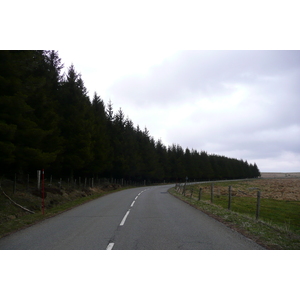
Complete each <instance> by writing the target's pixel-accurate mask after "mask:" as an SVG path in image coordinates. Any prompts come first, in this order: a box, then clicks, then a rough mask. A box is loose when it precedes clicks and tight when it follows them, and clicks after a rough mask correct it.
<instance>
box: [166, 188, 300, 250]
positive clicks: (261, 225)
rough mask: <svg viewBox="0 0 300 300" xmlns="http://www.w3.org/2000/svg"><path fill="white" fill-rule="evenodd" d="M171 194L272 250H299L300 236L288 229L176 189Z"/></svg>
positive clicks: (171, 190)
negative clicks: (186, 194) (184, 194)
mask: <svg viewBox="0 0 300 300" xmlns="http://www.w3.org/2000/svg"><path fill="white" fill-rule="evenodd" d="M169 192H170V194H172V195H173V196H175V197H177V198H178V199H180V200H182V201H184V202H186V203H188V204H189V205H191V206H193V207H195V208H196V209H199V210H201V211H203V212H204V213H206V214H207V215H209V216H211V217H213V218H215V219H216V220H218V221H220V222H222V223H224V224H225V225H226V226H228V227H230V228H232V229H234V230H236V231H238V232H240V233H241V234H243V235H244V236H246V237H248V238H250V239H252V240H253V241H255V242H256V243H257V244H260V245H261V246H263V247H265V248H266V249H270V250H299V249H300V236H299V235H298V234H296V233H294V232H291V231H289V230H288V229H287V228H284V227H281V226H277V225H273V224H272V223H271V222H264V221H261V220H258V221H256V220H255V219H254V218H253V217H252V216H249V215H247V214H242V213H238V212H234V211H231V210H228V209H226V208H223V207H221V206H219V205H216V204H215V203H214V204H212V203H210V201H206V200H200V201H198V200H196V199H193V198H190V197H185V196H183V195H182V194H180V193H178V192H177V191H176V190H175V188H171V189H170V190H169Z"/></svg>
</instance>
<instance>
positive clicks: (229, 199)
mask: <svg viewBox="0 0 300 300" xmlns="http://www.w3.org/2000/svg"><path fill="white" fill-rule="evenodd" d="M228 209H229V210H231V185H230V186H229V189H228Z"/></svg>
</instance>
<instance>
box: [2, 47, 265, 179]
mask: <svg viewBox="0 0 300 300" xmlns="http://www.w3.org/2000/svg"><path fill="white" fill-rule="evenodd" d="M62 69H63V64H62V63H61V59H60V58H59V55H58V53H57V52H56V51H0V168H1V169H0V172H1V175H7V174H10V173H15V172H18V173H20V174H22V173H29V172H32V171H35V170H36V169H42V168H45V169H47V170H48V172H51V173H52V174H57V175H61V176H62V175H64V174H65V175H68V176H75V175H80V174H82V175H93V176H100V177H109V178H110V177H113V178H119V179H121V178H123V179H125V180H135V181H137V180H140V181H144V180H146V181H149V182H150V181H151V182H163V181H185V178H186V177H188V178H189V179H190V180H211V179H233V178H246V177H249V178H250V177H258V176H260V172H259V169H258V167H257V165H256V164H253V165H252V164H249V163H248V162H247V161H243V160H237V159H233V158H227V157H224V156H218V155H208V154H207V153H206V152H205V151H201V152H198V151H197V150H194V149H192V150H190V149H188V148H187V149H185V150H183V149H182V147H181V146H180V145H176V144H173V145H171V146H168V147H166V146H165V145H163V143H162V142H161V140H158V141H155V140H154V139H153V137H151V135H150V133H149V131H148V130H147V128H145V129H144V130H141V129H140V128H139V126H137V127H134V124H133V122H132V121H131V120H130V119H129V118H128V117H127V118H125V116H124V113H123V111H122V109H121V108H120V109H119V110H118V111H117V112H114V110H113V105H112V103H111V101H109V103H108V104H107V106H105V104H104V102H103V100H102V99H101V97H100V96H98V95H97V93H95V94H94V96H93V98H92V99H90V98H89V97H88V94H87V89H86V87H85V86H84V82H83V79H82V78H81V75H80V74H79V73H78V72H77V71H76V70H75V67H74V66H73V65H71V66H70V67H69V69H68V71H67V74H63V75H62V74H61V72H62Z"/></svg>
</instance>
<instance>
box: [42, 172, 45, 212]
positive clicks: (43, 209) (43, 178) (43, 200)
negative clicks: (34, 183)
mask: <svg viewBox="0 0 300 300" xmlns="http://www.w3.org/2000/svg"><path fill="white" fill-rule="evenodd" d="M42 211H43V215H44V214H45V174H44V169H42Z"/></svg>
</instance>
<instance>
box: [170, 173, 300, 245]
mask: <svg viewBox="0 0 300 300" xmlns="http://www.w3.org/2000/svg"><path fill="white" fill-rule="evenodd" d="M212 184H213V199H212V197H211V185H212ZM229 186H231V187H232V190H231V191H232V193H231V194H232V201H231V210H229V209H228V202H229V201H228V200H229ZM200 188H202V193H201V201H199V200H198V197H199V189H200ZM258 191H260V192H261V202H260V211H259V219H258V220H256V204H257V192H258ZM173 193H175V195H176V196H178V197H179V198H181V199H183V200H184V201H186V202H188V203H190V204H191V205H193V206H195V207H196V208H198V209H201V210H203V211H204V212H206V213H208V214H210V215H212V216H213V217H216V218H217V219H218V220H220V221H221V222H223V223H225V224H227V225H229V226H230V227H232V228H234V229H237V230H238V231H240V232H242V233H243V234H245V235H246V236H247V235H248V236H249V237H250V238H253V239H255V240H259V241H261V244H262V245H265V246H266V247H267V248H269V249H300V178H299V179H297V178H293V179H256V180H246V181H227V182H211V183H202V184H194V185H188V186H186V191H185V196H184V195H183V194H182V189H174V192H173Z"/></svg>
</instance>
